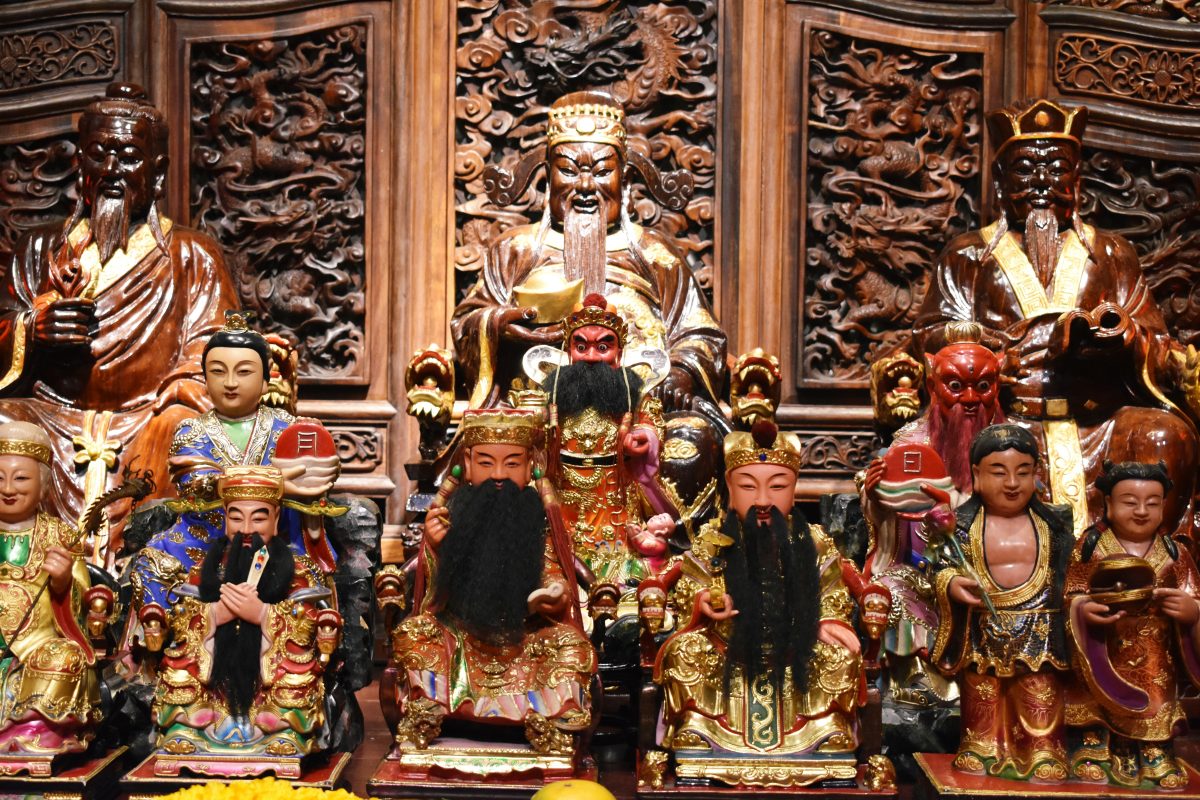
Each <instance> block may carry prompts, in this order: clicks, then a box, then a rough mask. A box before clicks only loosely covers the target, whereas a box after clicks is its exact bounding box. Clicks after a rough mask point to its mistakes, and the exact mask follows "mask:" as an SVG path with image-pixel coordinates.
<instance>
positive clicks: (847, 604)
mask: <svg viewBox="0 0 1200 800" xmlns="http://www.w3.org/2000/svg"><path fill="white" fill-rule="evenodd" d="M800 448H801V446H800V441H799V438H798V437H797V436H796V435H795V434H792V433H781V432H779V431H778V429H777V428H776V427H775V424H774V423H773V422H771V421H770V420H766V419H764V420H759V421H758V422H756V423H755V424H754V426H753V428H752V430H751V431H749V432H746V431H738V432H735V433H731V434H729V435H728V436H726V437H725V468H726V473H725V480H726V486H727V489H728V497H729V508H728V510H727V511H726V513H725V516H724V519H717V520H712V521H710V522H709V523H707V524H706V525H705V526H704V527H703V528H702V529H701V531H700V532H699V533H698V534H697V536H696V538H695V540H694V541H693V543H692V548H691V550H690V551H689V552H687V553H686V554H685V555H684V557H683V559H682V560H681V561H680V562H679V563H678V564H677V565H675V566H674V567H672V569H671V570H670V571H669V572H667V573H666V574H665V575H664V576H662V577H661V578H654V579H650V580H647V581H644V582H643V583H642V585H641V587H640V589H639V596H640V597H639V599H640V601H641V604H642V606H643V608H644V609H646V610H647V611H649V610H651V609H653V610H654V616H650V615H647V617H646V622H647V623H648V624H649V626H650V628H651V629H652V630H653V629H654V628H656V627H657V626H658V624H659V623H660V621H661V606H662V600H663V598H664V596H665V594H666V593H667V592H673V595H674V605H675V607H676V608H677V609H679V611H680V613H681V623H680V624H679V626H678V627H677V629H676V632H675V633H674V634H672V635H671V636H670V637H669V638H668V639H667V640H666V642H665V643H664V644H663V645H662V646H661V647H660V648H659V649H658V652H657V656H656V658H655V659H654V662H653V679H654V682H655V683H656V684H658V685H659V686H660V687H661V690H662V700H661V711H660V713H659V717H658V720H657V725H656V730H655V732H654V738H653V741H652V742H650V741H646V740H644V741H643V745H644V747H645V752H644V753H643V757H642V761H641V765H640V768H639V769H640V771H641V773H642V778H643V779H648V780H650V781H651V782H652V783H658V784H660V785H661V784H662V783H663V782H664V780H665V777H666V776H665V774H664V773H665V772H666V766H665V765H666V763H667V761H668V760H669V761H670V762H672V763H673V774H674V780H675V781H676V784H675V785H682V783H679V782H681V781H684V782H693V783H694V782H707V783H710V784H714V785H718V786H720V785H726V786H735V787H764V786H771V787H803V786H808V785H810V784H814V783H819V782H822V781H826V782H830V781H831V782H838V781H854V780H855V779H856V777H857V775H858V766H857V759H856V757H855V750H856V748H857V747H858V741H859V737H858V722H857V710H858V708H859V707H860V706H861V704H862V703H863V702H864V701H865V694H866V684H865V675H864V672H863V664H862V657H861V654H860V644H859V639H858V635H857V634H856V633H855V631H854V628H853V625H852V622H851V620H852V615H853V612H854V602H853V600H852V599H851V596H850V593H849V591H848V589H847V587H846V584H845V583H844V581H843V578H842V567H841V557H840V554H839V553H838V551H837V548H836V547H835V546H834V544H833V542H832V541H831V540H830V539H829V538H828V537H826V536H825V535H824V533H823V532H822V531H821V530H820V528H819V527H815V526H810V525H809V524H808V523H807V522H806V521H805V519H804V516H803V514H801V512H800V511H799V509H797V508H795V507H794V503H795V499H794V498H795V488H796V477H797V473H798V471H799V469H800V463H801V454H800ZM644 735H645V732H644ZM647 776H648V777H647Z"/></svg>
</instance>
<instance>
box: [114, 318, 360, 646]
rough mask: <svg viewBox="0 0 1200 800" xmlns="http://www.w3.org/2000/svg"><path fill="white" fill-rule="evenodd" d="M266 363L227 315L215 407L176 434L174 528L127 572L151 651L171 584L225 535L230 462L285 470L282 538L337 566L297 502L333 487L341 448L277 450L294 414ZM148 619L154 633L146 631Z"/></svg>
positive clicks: (212, 343) (264, 349)
mask: <svg viewBox="0 0 1200 800" xmlns="http://www.w3.org/2000/svg"><path fill="white" fill-rule="evenodd" d="M270 363H271V353H270V350H269V347H268V344H267V340H266V339H265V338H264V337H263V336H262V335H261V334H259V333H258V332H257V331H254V330H251V329H250V328H249V327H248V326H247V324H246V319H245V317H244V316H243V315H241V314H238V313H234V312H229V313H228V315H227V321H226V324H225V326H224V327H223V328H222V329H221V330H220V331H218V332H217V333H215V334H213V336H211V337H210V338H209V340H208V342H207V343H206V344H205V346H204V351H203V353H202V356H201V365H202V367H203V369H204V380H205V384H206V387H207V390H208V396H209V398H210V400H211V402H212V405H213V408H212V410H210V411H207V412H205V413H203V414H201V415H200V416H198V417H195V418H193V419H188V420H185V421H183V422H181V423H180V424H179V427H178V428H177V429H176V430H175V435H174V437H173V438H172V441H171V448H170V458H169V465H170V468H171V479H172V482H173V483H174V485H175V489H176V492H177V493H178V495H179V499H178V500H175V501H171V502H170V503H169V506H170V507H172V508H173V509H175V510H178V511H179V516H178V518H177V519H176V521H175V523H174V524H173V525H172V526H171V527H170V528H168V529H167V530H165V531H161V532H160V533H157V534H155V535H154V536H153V537H152V538H151V539H150V541H149V542H148V543H147V545H146V547H144V548H143V549H142V550H141V551H140V552H139V553H138V555H137V557H136V558H135V559H134V563H133V568H132V571H131V583H132V585H133V589H134V600H133V609H132V610H133V612H134V613H132V614H131V615H130V624H131V628H130V632H131V634H132V635H137V636H138V637H139V639H140V640H141V641H142V642H143V643H146V644H148V645H149V646H150V647H151V649H152V650H153V649H157V648H156V647H155V645H156V644H158V643H159V641H160V637H161V633H162V621H163V620H164V619H165V609H166V608H167V606H168V601H167V595H168V593H169V591H170V589H171V587H172V586H173V585H174V584H175V583H177V582H179V581H180V580H184V579H185V578H186V577H187V575H188V574H189V573H190V572H191V570H192V567H193V566H195V564H197V563H198V562H199V561H201V560H202V559H203V557H204V554H205V553H206V552H207V551H208V549H209V547H210V546H211V545H212V544H213V543H214V542H216V541H218V540H220V539H222V538H224V536H225V520H224V513H223V510H222V508H221V503H220V498H219V497H218V496H217V483H218V481H219V479H220V477H221V475H222V474H223V473H224V472H225V471H226V470H228V469H229V468H231V467H234V466H259V465H268V464H270V465H274V466H277V467H280V468H281V469H283V470H284V475H285V482H284V491H285V496H286V497H287V498H288V500H289V501H291V504H290V505H289V506H287V507H284V508H283V509H282V510H281V512H280V523H279V532H280V535H281V536H282V540H283V541H285V542H287V543H288V544H289V545H290V546H291V548H292V551H293V554H294V555H297V556H300V555H307V556H310V557H312V558H313V560H314V561H315V562H316V563H317V565H318V566H319V567H320V568H321V569H322V571H323V572H325V573H327V574H328V573H332V571H333V569H334V566H335V565H334V554H333V551H332V550H331V549H330V547H329V543H328V542H327V540H326V539H325V536H324V531H323V528H322V527H321V524H320V522H319V521H314V520H313V519H311V515H306V514H304V513H302V512H301V511H300V510H298V506H300V505H303V504H304V503H305V502H307V501H312V500H314V499H316V498H321V497H324V496H325V495H327V494H328V492H329V491H330V489H331V488H332V487H333V483H334V481H335V480H336V479H337V476H338V472H339V470H340V461H339V459H338V456H337V455H336V454H333V455H329V456H324V457H320V456H313V455H306V456H305V457H304V458H293V459H287V458H282V457H281V456H279V455H277V453H276V447H277V445H278V442H279V438H280V435H281V434H283V432H284V431H285V430H287V429H288V428H289V426H292V425H293V424H295V423H296V422H297V419H296V418H295V417H293V416H292V415H291V414H289V413H288V412H286V411H284V410H282V409H279V408H274V407H272V406H269V405H267V404H266V403H265V402H263V395H264V392H266V391H267V388H268V383H269V378H270ZM303 421H307V422H314V423H315V420H303ZM147 624H148V625H150V627H151V631H150V633H149V635H148V636H147V635H146V632H145V631H144V630H142V629H144V628H145V626H146V625H147Z"/></svg>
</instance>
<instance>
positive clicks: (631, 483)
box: [535, 294, 678, 592]
mask: <svg viewBox="0 0 1200 800" xmlns="http://www.w3.org/2000/svg"><path fill="white" fill-rule="evenodd" d="M563 332H564V336H565V337H566V353H565V354H562V353H561V351H551V352H552V353H555V354H559V355H560V359H561V360H565V362H566V363H562V364H560V365H558V366H551V367H550V369H549V372H548V374H545V375H544V377H542V378H541V388H542V391H543V392H544V393H545V395H546V396H547V397H548V399H549V402H550V441H549V442H548V447H547V450H548V452H547V462H548V464H547V466H548V469H547V476H548V478H549V479H550V481H551V482H552V483H553V484H554V486H555V488H556V489H557V491H558V496H559V499H560V501H561V503H562V514H563V521H564V522H565V523H566V526H567V531H568V533H569V534H570V536H571V542H572V545H573V546H574V551H575V556H576V557H577V558H578V559H579V560H580V561H582V562H583V564H584V566H586V567H587V569H588V571H589V572H590V573H591V576H590V577H591V578H592V583H593V585H596V584H610V585H613V586H615V587H616V590H617V592H621V591H626V590H628V589H630V588H631V587H635V586H636V585H637V583H638V582H639V581H640V580H642V579H643V578H646V577H648V576H650V575H652V574H654V573H655V572H656V571H658V570H659V569H661V568H662V566H663V565H664V564H665V562H666V559H667V556H668V541H667V540H668V537H669V536H670V535H671V533H673V532H674V530H675V521H674V518H675V515H676V514H677V513H678V512H677V510H676V509H675V507H674V506H673V505H671V503H670V501H668V499H667V498H666V496H665V494H664V492H663V490H662V487H661V485H660V484H659V483H658V481H657V480H656V477H657V474H658V462H659V453H660V448H661V440H662V430H663V419H662V414H661V413H660V409H661V404H660V403H659V401H658V400H657V399H654V398H651V397H649V396H648V395H647V393H646V392H647V389H648V388H649V387H651V386H653V385H654V384H655V383H657V382H658V381H659V380H661V379H662V377H663V376H664V375H665V372H666V370H667V363H666V361H667V359H666V354H665V353H663V352H662V351H653V352H650V353H647V351H646V350H633V351H631V350H627V349H626V348H625V343H626V337H627V336H628V328H627V326H626V324H625V321H624V320H623V319H622V318H621V315H620V314H619V313H618V312H617V311H616V310H615V309H614V308H613V307H612V306H611V305H609V304H608V303H607V301H606V300H605V298H604V296H603V295H599V294H595V295H589V296H588V297H587V298H585V299H584V301H583V303H582V304H580V305H579V306H576V308H575V309H574V310H573V311H572V312H571V313H570V314H568V315H567V318H566V319H565V320H564V321H563ZM560 359H555V360H560ZM543 363H544V362H543ZM535 374H536V375H538V376H539V377H540V374H539V373H535Z"/></svg>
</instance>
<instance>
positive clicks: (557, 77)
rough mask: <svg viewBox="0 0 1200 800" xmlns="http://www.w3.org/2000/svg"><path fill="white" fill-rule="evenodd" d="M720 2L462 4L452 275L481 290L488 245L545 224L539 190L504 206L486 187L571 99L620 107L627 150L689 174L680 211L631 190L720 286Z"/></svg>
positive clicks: (641, 215) (473, 0)
mask: <svg viewBox="0 0 1200 800" xmlns="http://www.w3.org/2000/svg"><path fill="white" fill-rule="evenodd" d="M717 6H718V3H717V0H665V1H664V0H657V1H656V2H651V1H650V0H628V2H626V1H624V0H593V2H587V3H579V2H570V1H569V0H516V1H515V2H512V1H509V2H503V3H502V2H500V0H458V50H457V54H456V70H457V82H456V85H457V90H456V97H455V115H456V131H455V142H456V149H455V161H454V189H455V193H454V201H455V209H456V212H457V216H456V239H455V245H456V247H455V266H456V268H457V270H458V275H459V279H458V286H459V291H460V293H461V292H462V291H464V290H465V289H466V288H469V286H470V285H471V284H472V283H474V281H475V274H474V273H475V272H476V271H477V270H478V269H479V268H480V267H481V266H482V259H483V254H484V251H485V250H486V246H487V242H488V241H489V240H490V239H491V238H492V237H493V236H495V235H496V234H497V233H498V232H500V231H502V230H505V229H507V228H509V227H512V226H514V225H520V224H524V223H526V222H530V221H533V220H534V219H535V218H536V217H537V216H538V215H540V214H541V212H542V208H543V205H544V191H543V188H542V186H541V185H540V183H539V182H535V183H534V185H532V186H531V187H530V189H529V190H528V191H527V192H526V193H525V195H524V196H523V197H521V198H520V199H519V201H518V202H517V203H516V204H515V205H514V206H511V207H508V208H503V209H501V208H496V207H495V206H493V205H492V204H491V203H490V202H489V201H488V198H487V195H486V193H485V192H484V189H483V170H484V168H485V167H486V166H487V165H488V164H494V163H495V164H503V165H505V166H508V167H512V166H513V165H514V164H515V162H516V160H517V158H518V156H519V154H520V153H521V152H523V151H524V150H526V149H527V148H530V147H533V146H535V145H537V144H539V143H541V142H542V141H543V138H542V137H543V132H544V130H545V122H546V110H547V109H548V107H549V105H550V103H552V102H553V101H554V100H555V99H556V98H557V97H559V96H560V95H562V94H563V93H565V92H568V91H575V90H578V89H602V90H605V91H609V92H612V93H613V94H614V95H615V96H616V97H617V98H618V99H619V100H620V101H621V102H622V103H624V104H625V108H626V112H627V114H628V127H629V133H630V136H629V146H630V147H631V148H639V149H640V150H641V151H642V152H644V153H645V154H646V155H648V156H650V157H651V158H652V159H653V160H654V161H655V162H656V163H657V164H658V165H659V167H660V168H661V169H679V168H680V167H685V168H687V169H688V170H690V171H691V172H692V174H693V175H694V176H695V178H696V192H695V195H694V197H693V198H692V200H691V202H690V203H689V204H688V205H687V207H686V208H685V209H684V210H683V211H682V212H671V211H666V210H664V209H662V208H660V207H659V206H658V205H657V204H656V203H655V202H653V200H651V199H650V197H649V196H648V193H647V192H646V190H645V189H644V188H643V187H640V186H634V187H633V189H632V192H631V195H632V202H633V208H634V216H635V219H636V220H637V221H640V222H641V223H643V224H646V225H653V226H655V227H658V228H659V229H660V230H663V231H665V232H666V233H667V234H668V235H669V236H672V237H674V240H675V243H676V245H678V246H679V247H680V248H681V249H683V250H685V251H686V253H687V258H688V262H689V264H690V265H691V267H692V269H693V270H695V271H696V274H697V277H698V278H699V279H700V281H701V283H702V285H703V286H705V287H706V288H708V289H710V290H711V287H712V285H713V278H714V274H713V271H714V268H715V263H714V250H713V239H714V226H713V218H714V213H715V205H716V199H715V192H716V173H717V170H716V155H715V154H716V145H717V131H716V120H717V22H718V20H717Z"/></svg>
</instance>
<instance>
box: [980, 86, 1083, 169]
mask: <svg viewBox="0 0 1200 800" xmlns="http://www.w3.org/2000/svg"><path fill="white" fill-rule="evenodd" d="M1087 117H1088V110H1087V107H1086V106H1079V107H1076V108H1067V107H1066V106H1060V105H1059V104H1058V103H1055V102H1053V101H1050V100H1037V101H1034V102H1033V103H1030V104H1028V105H1026V104H1023V103H1018V104H1016V105H1011V106H1009V107H1008V108H1002V109H999V110H998V111H993V112H991V113H990V114H988V115H987V118H988V129H989V130H990V131H991V134H992V145H993V147H995V152H996V157H997V158H999V157H1000V153H1002V152H1003V151H1004V148H1006V147H1008V146H1009V145H1010V144H1012V143H1014V142H1020V141H1028V140H1030V139H1066V140H1069V141H1072V142H1074V143H1075V144H1077V145H1082V143H1083V129H1084V128H1085V127H1087Z"/></svg>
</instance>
